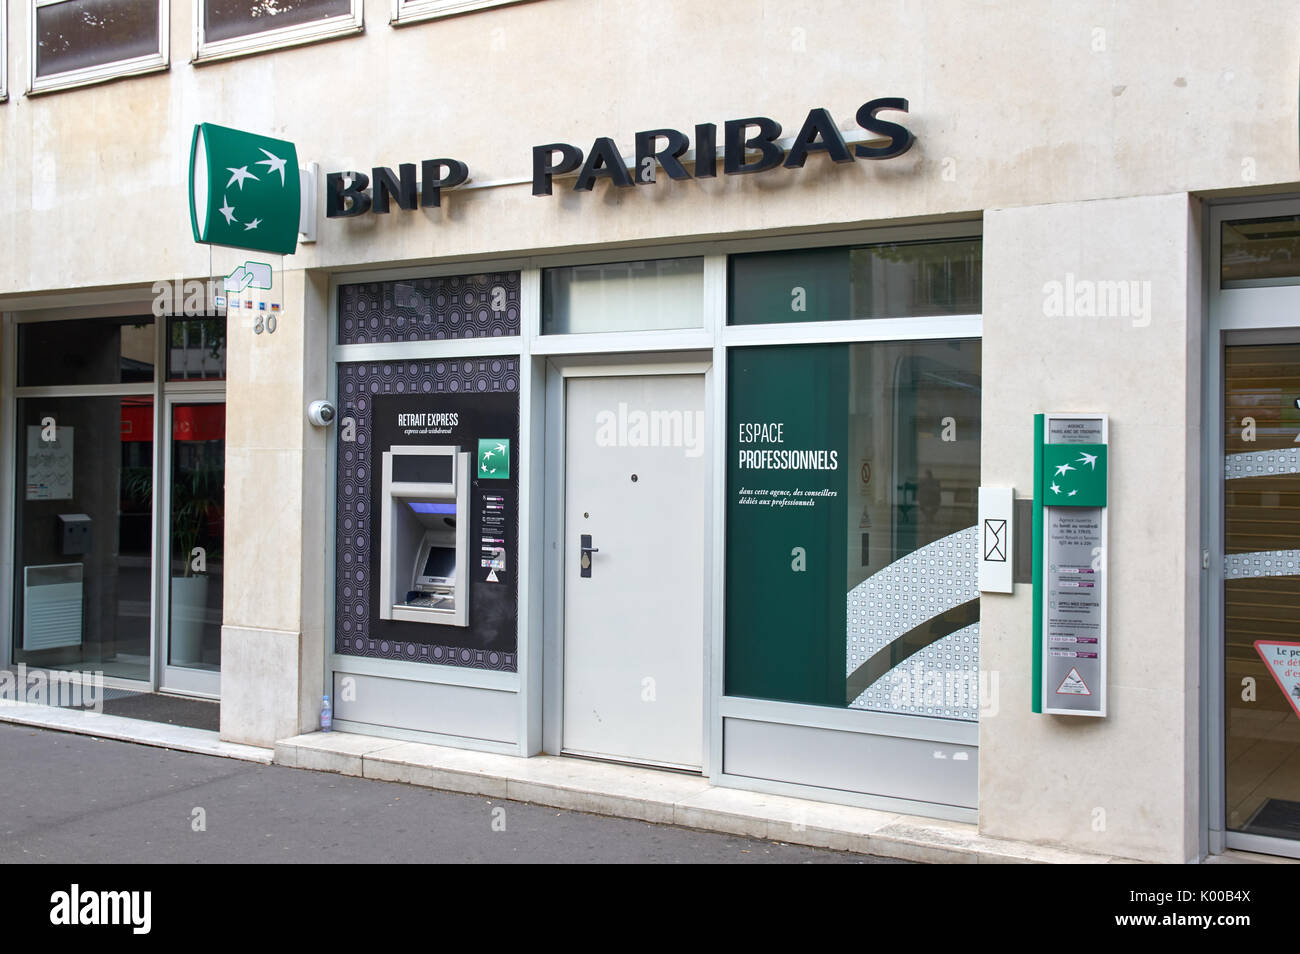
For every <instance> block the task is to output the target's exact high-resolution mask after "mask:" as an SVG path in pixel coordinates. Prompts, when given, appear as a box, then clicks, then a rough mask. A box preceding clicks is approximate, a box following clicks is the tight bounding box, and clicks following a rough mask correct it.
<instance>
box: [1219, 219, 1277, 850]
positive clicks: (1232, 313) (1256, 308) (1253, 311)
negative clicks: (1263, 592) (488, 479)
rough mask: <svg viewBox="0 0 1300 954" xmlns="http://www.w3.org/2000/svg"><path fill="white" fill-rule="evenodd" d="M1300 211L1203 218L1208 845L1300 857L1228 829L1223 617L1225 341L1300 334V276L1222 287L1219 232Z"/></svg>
mask: <svg viewBox="0 0 1300 954" xmlns="http://www.w3.org/2000/svg"><path fill="white" fill-rule="evenodd" d="M1269 215H1300V197H1295V196H1269V197H1267V198H1262V199H1258V200H1254V201H1246V202H1241V201H1237V202H1232V203H1225V204H1222V205H1211V206H1208V207H1207V209H1206V213H1205V219H1204V221H1205V222H1206V223H1208V226H1209V227H1208V228H1207V229H1206V230H1205V232H1206V234H1205V243H1206V259H1205V260H1206V262H1207V266H1208V267H1207V268H1206V274H1205V300H1206V309H1205V312H1206V314H1205V318H1204V328H1205V339H1204V346H1203V351H1204V355H1203V359H1204V368H1203V379H1202V388H1201V400H1202V404H1201V416H1202V426H1201V446H1202V450H1201V463H1202V472H1201V487H1202V491H1201V545H1202V552H1203V553H1204V554H1205V555H1206V556H1208V562H1209V566H1208V568H1207V569H1206V570H1205V571H1204V572H1205V573H1206V577H1205V586H1204V587H1203V590H1202V594H1203V595H1202V599H1201V607H1200V608H1201V625H1200V635H1201V639H1200V646H1201V660H1200V661H1201V672H1202V673H1203V676H1204V678H1202V679H1201V688H1200V710H1201V711H1200V719H1199V724H1200V732H1201V746H1200V759H1201V772H1200V777H1201V785H1200V792H1201V798H1202V804H1203V808H1202V811H1201V837H1202V850H1205V851H1208V852H1209V853H1210V854H1221V853H1222V852H1224V851H1225V850H1227V849H1239V850H1242V851H1256V852H1263V853H1267V854H1275V855H1282V856H1284V857H1292V858H1300V841H1291V840H1289V839H1283V838H1270V837H1266V836H1263V835H1251V834H1246V833H1244V832H1232V831H1228V830H1227V804H1226V803H1227V789H1226V785H1227V764H1226V756H1227V744H1226V739H1225V738H1224V732H1225V729H1226V719H1225V716H1224V705H1225V685H1224V675H1225V672H1226V667H1225V665H1224V658H1223V652H1224V618H1223V613H1224V609H1223V560H1222V554H1223V543H1224V527H1223V507H1224V473H1223V454H1224V446H1223V384H1224V370H1223V356H1224V348H1225V346H1230V345H1234V344H1250V343H1256V344H1264V343H1269V342H1281V341H1288V342H1292V341H1300V318H1297V315H1300V284H1290V285H1256V286H1250V287H1235V288H1222V287H1220V256H1221V253H1222V245H1221V242H1220V236H1221V234H1222V225H1223V223H1224V222H1226V221H1230V220H1232V219H1243V218H1257V217H1262V216H1269Z"/></svg>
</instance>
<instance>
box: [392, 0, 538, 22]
mask: <svg viewBox="0 0 1300 954" xmlns="http://www.w3.org/2000/svg"><path fill="white" fill-rule="evenodd" d="M524 2H526V0H393V12H392V15H391V16H390V17H389V20H388V25H389V26H392V27H403V26H407V25H409V24H412V23H425V22H427V21H429V20H438V19H441V18H442V17H454V16H459V15H460V14H462V13H473V12H474V11H476V10H488V9H490V8H492V7H504V6H509V5H510V4H514V3H524Z"/></svg>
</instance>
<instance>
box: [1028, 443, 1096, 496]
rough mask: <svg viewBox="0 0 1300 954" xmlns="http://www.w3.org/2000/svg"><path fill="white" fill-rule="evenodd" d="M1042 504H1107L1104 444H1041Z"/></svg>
mask: <svg viewBox="0 0 1300 954" xmlns="http://www.w3.org/2000/svg"><path fill="white" fill-rule="evenodd" d="M1043 483H1044V487H1043V505H1044V506H1047V507H1104V506H1106V445H1105V444H1044V445H1043Z"/></svg>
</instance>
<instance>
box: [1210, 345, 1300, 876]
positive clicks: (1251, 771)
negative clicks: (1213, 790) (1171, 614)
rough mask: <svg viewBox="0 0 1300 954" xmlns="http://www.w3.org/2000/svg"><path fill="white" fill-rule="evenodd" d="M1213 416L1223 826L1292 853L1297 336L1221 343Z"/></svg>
mask: <svg viewBox="0 0 1300 954" xmlns="http://www.w3.org/2000/svg"><path fill="white" fill-rule="evenodd" d="M1236 340H1238V341H1240V339H1236ZM1247 341H1248V339H1247ZM1223 422H1224V425H1225V426H1224V432H1223V444H1224V470H1223V477H1224V488H1223V535H1222V541H1223V552H1222V556H1221V559H1222V561H1223V590H1222V594H1223V596H1222V600H1223V617H1222V618H1223V675H1224V709H1223V718H1224V728H1223V746H1224V810H1225V816H1226V817H1225V829H1226V831H1227V832H1228V833H1229V841H1230V842H1231V841H1232V840H1233V835H1234V833H1235V834H1237V835H1245V836H1248V837H1249V838H1250V839H1251V841H1256V840H1266V841H1267V842H1268V844H1256V845H1254V847H1257V848H1259V847H1264V848H1267V847H1272V848H1273V849H1274V850H1277V851H1278V852H1279V853H1294V854H1300V622H1297V621H1300V337H1297V339H1296V340H1295V341H1293V342H1285V343H1246V342H1242V343H1234V339H1229V341H1228V342H1227V343H1226V344H1225V347H1224V349H1223Z"/></svg>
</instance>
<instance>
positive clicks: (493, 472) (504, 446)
mask: <svg viewBox="0 0 1300 954" xmlns="http://www.w3.org/2000/svg"><path fill="white" fill-rule="evenodd" d="M478 475H479V478H480V479H483V480H509V479H510V441H508V440H506V439H504V438H488V439H480V440H479V442H478Z"/></svg>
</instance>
